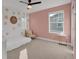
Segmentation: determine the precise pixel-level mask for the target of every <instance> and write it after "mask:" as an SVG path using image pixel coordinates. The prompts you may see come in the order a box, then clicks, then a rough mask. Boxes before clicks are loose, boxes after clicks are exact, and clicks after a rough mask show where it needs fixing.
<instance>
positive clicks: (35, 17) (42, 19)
mask: <svg viewBox="0 0 79 59" xmlns="http://www.w3.org/2000/svg"><path fill="white" fill-rule="evenodd" d="M59 10H64V35H58V34H55V33H49V32H48V13H49V12H55V11H59ZM70 21H71V4H70V3H68V4H65V5H61V6H58V7H53V8H50V9H46V10H42V11H38V12H34V13H32V14H30V20H29V22H30V24H29V25H30V29H31V30H32V31H33V33H34V34H35V35H36V36H39V37H45V38H49V39H52V40H58V41H63V42H66V41H67V42H70V41H71V40H70Z"/></svg>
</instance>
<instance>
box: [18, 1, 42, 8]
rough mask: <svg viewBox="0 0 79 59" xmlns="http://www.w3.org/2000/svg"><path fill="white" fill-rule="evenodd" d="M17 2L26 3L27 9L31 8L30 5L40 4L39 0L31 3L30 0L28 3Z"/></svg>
mask: <svg viewBox="0 0 79 59" xmlns="http://www.w3.org/2000/svg"><path fill="white" fill-rule="evenodd" d="M19 2H21V3H24V4H27V5H28V6H27V9H30V8H32V5H35V4H40V3H41V1H38V2H33V3H32V2H31V0H28V3H27V2H24V1H19Z"/></svg>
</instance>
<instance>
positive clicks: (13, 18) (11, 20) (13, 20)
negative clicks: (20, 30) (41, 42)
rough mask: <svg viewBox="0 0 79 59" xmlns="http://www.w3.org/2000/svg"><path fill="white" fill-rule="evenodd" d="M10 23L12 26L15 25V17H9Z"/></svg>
mask: <svg viewBox="0 0 79 59" xmlns="http://www.w3.org/2000/svg"><path fill="white" fill-rule="evenodd" d="M10 22H11V23H12V24H16V23H17V17H16V16H11V17H10Z"/></svg>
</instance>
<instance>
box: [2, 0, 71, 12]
mask: <svg viewBox="0 0 79 59" xmlns="http://www.w3.org/2000/svg"><path fill="white" fill-rule="evenodd" d="M19 1H21V0H3V6H5V7H10V8H15V10H20V11H22V10H26V11H27V5H26V4H22V3H20V2H19ZM22 1H26V0H22ZM37 1H41V2H42V3H41V4H37V5H33V6H32V9H31V10H30V12H31V13H32V12H37V11H40V10H44V9H48V8H52V7H55V6H59V5H62V4H67V3H70V2H71V0H32V2H37Z"/></svg>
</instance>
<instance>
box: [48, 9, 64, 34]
mask: <svg viewBox="0 0 79 59" xmlns="http://www.w3.org/2000/svg"><path fill="white" fill-rule="evenodd" d="M60 12H62V13H63V18H64V10H60V11H55V12H49V14H48V33H55V34H59V35H63V34H64V20H63V22H62V23H63V32H61V33H58V32H51V31H50V16H49V15H50V14H57V13H60ZM52 23H53V22H52Z"/></svg>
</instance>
